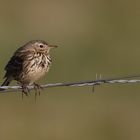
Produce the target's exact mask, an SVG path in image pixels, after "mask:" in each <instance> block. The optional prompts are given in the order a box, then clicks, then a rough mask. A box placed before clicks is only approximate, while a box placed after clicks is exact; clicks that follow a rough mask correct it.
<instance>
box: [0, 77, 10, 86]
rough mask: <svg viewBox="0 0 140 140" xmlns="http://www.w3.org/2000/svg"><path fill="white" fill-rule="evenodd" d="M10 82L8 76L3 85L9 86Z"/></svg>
mask: <svg viewBox="0 0 140 140" xmlns="http://www.w3.org/2000/svg"><path fill="white" fill-rule="evenodd" d="M9 84H10V80H9V78H6V79H5V81H4V82H3V84H2V85H1V86H8V85H9Z"/></svg>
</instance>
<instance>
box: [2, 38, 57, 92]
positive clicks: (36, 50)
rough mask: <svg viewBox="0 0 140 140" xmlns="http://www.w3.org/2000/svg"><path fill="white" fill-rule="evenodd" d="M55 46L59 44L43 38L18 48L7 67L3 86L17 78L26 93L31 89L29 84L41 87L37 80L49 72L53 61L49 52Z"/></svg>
mask: <svg viewBox="0 0 140 140" xmlns="http://www.w3.org/2000/svg"><path fill="white" fill-rule="evenodd" d="M54 47H57V46H55V45H49V44H48V43H46V42H45V41H42V40H32V41H29V42H28V43H27V44H25V45H24V46H22V47H20V48H19V49H17V50H16V52H15V53H14V54H13V56H12V57H11V59H10V60H9V62H8V64H7V65H6V67H5V71H6V74H5V76H4V78H5V81H4V83H3V84H2V86H8V85H9V84H10V82H11V81H12V80H16V81H18V82H19V83H20V84H21V86H22V89H23V93H25V94H27V93H28V91H29V90H28V88H27V86H28V85H34V87H35V89H37V88H39V85H37V84H35V82H36V81H37V80H38V79H40V78H41V77H42V76H44V74H45V73H46V72H48V70H49V68H50V65H51V62H52V60H51V57H50V54H49V52H50V49H51V48H54Z"/></svg>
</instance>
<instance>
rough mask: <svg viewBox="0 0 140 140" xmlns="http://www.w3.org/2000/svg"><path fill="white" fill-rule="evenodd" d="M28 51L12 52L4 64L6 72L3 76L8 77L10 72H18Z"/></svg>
mask: <svg viewBox="0 0 140 140" xmlns="http://www.w3.org/2000/svg"><path fill="white" fill-rule="evenodd" d="M28 54H29V52H28V51H27V52H26V51H25V52H23V51H17V52H15V53H14V55H13V56H12V57H11V59H10V60H9V62H8V63H7V65H6V66H5V71H6V74H5V76H4V77H8V76H9V75H11V74H15V73H17V72H20V71H21V70H22V68H23V63H24V61H25V59H26V57H27V56H28Z"/></svg>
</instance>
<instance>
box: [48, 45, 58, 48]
mask: <svg viewBox="0 0 140 140" xmlns="http://www.w3.org/2000/svg"><path fill="white" fill-rule="evenodd" d="M49 47H50V48H57V47H58V46H56V45H49Z"/></svg>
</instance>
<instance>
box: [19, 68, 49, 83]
mask: <svg viewBox="0 0 140 140" xmlns="http://www.w3.org/2000/svg"><path fill="white" fill-rule="evenodd" d="M48 71H49V68H47V69H45V68H41V67H40V68H36V69H33V70H31V71H30V72H29V73H28V74H26V75H24V76H23V77H22V78H21V81H20V82H21V83H23V84H29V85H31V84H33V83H34V82H36V81H37V80H39V79H40V78H41V77H43V76H44V75H45V74H46V73H47V72H48Z"/></svg>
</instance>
